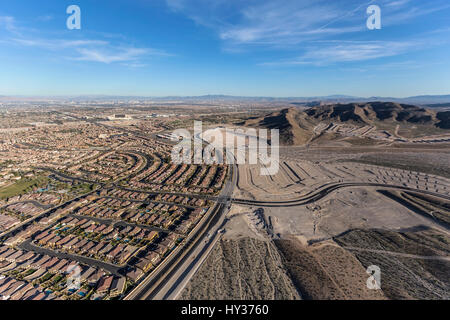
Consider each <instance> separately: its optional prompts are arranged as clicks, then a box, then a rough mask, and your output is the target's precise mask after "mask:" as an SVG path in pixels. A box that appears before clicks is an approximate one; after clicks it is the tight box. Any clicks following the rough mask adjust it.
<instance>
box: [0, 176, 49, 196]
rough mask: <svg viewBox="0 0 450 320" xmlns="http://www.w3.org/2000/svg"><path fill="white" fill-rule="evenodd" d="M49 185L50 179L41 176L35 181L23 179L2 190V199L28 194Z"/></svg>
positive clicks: (0, 191)
mask: <svg viewBox="0 0 450 320" xmlns="http://www.w3.org/2000/svg"><path fill="white" fill-rule="evenodd" d="M47 183H48V178H47V177H45V176H39V177H36V178H34V179H22V180H19V181H17V182H16V183H14V184H12V185H10V186H7V187H4V188H1V189H0V199H6V198H10V197H14V196H17V195H21V194H24V193H27V192H29V191H31V190H33V188H35V187H40V186H44V185H46V184H47Z"/></svg>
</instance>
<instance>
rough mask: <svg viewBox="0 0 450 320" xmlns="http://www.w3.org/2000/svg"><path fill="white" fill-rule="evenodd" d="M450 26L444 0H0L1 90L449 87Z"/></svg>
mask: <svg viewBox="0 0 450 320" xmlns="http://www.w3.org/2000/svg"><path fill="white" fill-rule="evenodd" d="M73 4H75V5H78V6H79V7H80V8H81V30H68V29H67V28H66V20H67V18H68V16H69V15H68V14H67V13H66V8H67V7H68V6H69V5H73ZM369 5H378V6H379V7H380V8H381V21H382V28H381V30H368V29H367V27H366V20H367V18H368V15H367V13H366V9H367V7H368V6H369ZM449 34H450V3H449V1H448V0H428V1H423V0H372V1H370V0H366V1H364V0H333V1H322V0H284V1H275V0H271V1H267V0H249V1H245V0H114V1H112V0H107V1H106V0H95V1H94V0H71V1H65V0H39V1H34V0H33V1H31V0H29V1H24V0H14V1H11V0H0V95H41V96H48V95H81V94H107V95H144V96H166V95H204V94H228V95H243V96H278V97H286V96H320V95H330V94H348V95H356V96H366V97H368V96H393V97H404V96H411V95H421V94H450V55H449V52H450V43H449V41H450V37H449Z"/></svg>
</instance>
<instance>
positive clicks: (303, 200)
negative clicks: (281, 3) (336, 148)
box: [233, 182, 450, 207]
mask: <svg viewBox="0 0 450 320" xmlns="http://www.w3.org/2000/svg"><path fill="white" fill-rule="evenodd" d="M349 187H380V188H387V189H397V190H403V191H411V192H416V193H422V194H427V195H431V196H435V197H440V198H443V199H446V200H449V201H450V196H447V195H443V194H439V193H435V192H431V191H426V190H420V189H414V188H409V187H403V186H396V185H389V184H378V183H366V182H349V183H337V184H326V185H323V186H321V187H320V188H318V189H316V190H314V191H312V193H310V194H308V195H305V196H303V197H300V198H298V199H293V200H285V201H257V200H246V199H237V198H235V199H233V203H237V204H241V205H250V206H260V207H295V206H299V205H305V204H309V203H312V202H316V201H317V200H320V199H322V198H324V197H326V196H327V195H328V194H330V193H332V192H334V191H336V190H338V189H342V188H349Z"/></svg>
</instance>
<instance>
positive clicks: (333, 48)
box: [261, 41, 420, 66]
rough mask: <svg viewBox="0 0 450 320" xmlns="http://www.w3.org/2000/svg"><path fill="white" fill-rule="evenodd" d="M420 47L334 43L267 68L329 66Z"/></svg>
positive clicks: (354, 42) (277, 62)
mask: <svg viewBox="0 0 450 320" xmlns="http://www.w3.org/2000/svg"><path fill="white" fill-rule="evenodd" d="M418 47H420V43H419V42H392V41H368V42H356V41H349V42H341V43H335V42H332V43H330V44H327V45H322V46H320V47H309V48H308V49H307V50H306V52H305V53H304V54H303V55H301V56H299V57H297V58H295V59H290V60H282V61H275V62H266V63H262V64H261V65H265V66H283V65H285V66H289V65H291V66H292V65H319V66H320V65H329V64H334V63H338V62H357V61H366V60H372V59H378V58H385V57H391V56H397V55H400V54H403V53H406V52H408V51H409V50H411V49H412V48H418Z"/></svg>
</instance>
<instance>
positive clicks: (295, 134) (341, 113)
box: [243, 102, 450, 145]
mask: <svg viewBox="0 0 450 320" xmlns="http://www.w3.org/2000/svg"><path fill="white" fill-rule="evenodd" d="M320 122H327V123H330V122H333V123H351V124H356V125H360V126H365V125H375V126H376V125H377V124H378V123H380V122H386V123H390V124H394V125H395V124H402V123H403V124H406V123H410V124H423V125H429V126H433V127H436V128H440V129H450V111H442V112H436V111H435V110H431V109H426V108H421V107H417V106H413V105H408V104H399V103H394V102H370V103H348V104H328V105H321V106H316V107H312V108H308V109H306V110H300V109H298V108H287V109H283V110H281V111H278V112H273V113H270V114H268V115H266V116H263V117H257V118H252V119H249V120H247V121H245V122H244V123H243V125H245V126H250V127H264V128H268V129H279V130H280V142H281V143H282V144H285V145H302V144H305V143H307V142H308V141H310V139H311V138H312V137H313V135H314V127H315V126H316V125H317V124H318V123H320Z"/></svg>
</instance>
